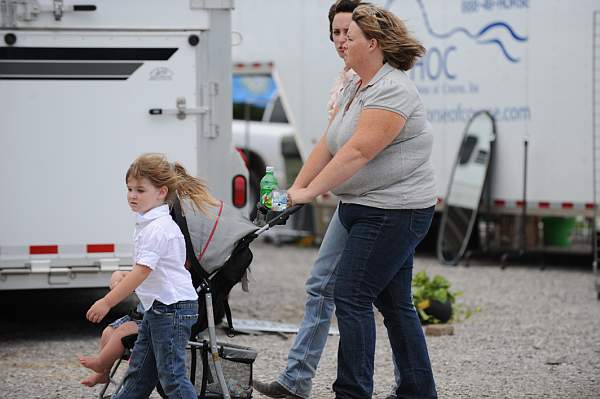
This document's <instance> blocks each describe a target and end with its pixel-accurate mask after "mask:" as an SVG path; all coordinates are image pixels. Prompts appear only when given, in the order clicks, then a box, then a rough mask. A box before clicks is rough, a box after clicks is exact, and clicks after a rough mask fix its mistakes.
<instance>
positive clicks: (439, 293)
mask: <svg viewBox="0 0 600 399" xmlns="http://www.w3.org/2000/svg"><path fill="white" fill-rule="evenodd" d="M462 294H463V293H462V291H451V290H450V282H449V281H448V280H447V279H446V278H445V277H442V276H439V275H437V276H434V277H433V278H429V276H428V275H427V273H426V272H424V271H421V272H418V273H416V274H415V275H414V277H413V280H412V295H413V303H414V304H415V307H416V309H417V312H418V314H419V317H420V318H421V321H422V322H424V323H430V324H438V323H441V321H440V320H438V319H437V318H436V317H435V316H432V315H430V314H428V313H427V312H426V310H427V309H428V308H429V307H430V306H431V302H432V301H438V302H440V303H443V304H445V303H446V302H448V301H449V302H450V304H451V306H452V318H451V320H450V322H457V321H460V319H461V317H463V316H464V318H469V317H471V315H472V314H473V312H474V311H477V312H478V311H479V307H477V308H475V309H474V310H473V309H470V308H463V306H462V305H459V304H457V303H456V298H457V297H459V296H461V295H462Z"/></svg>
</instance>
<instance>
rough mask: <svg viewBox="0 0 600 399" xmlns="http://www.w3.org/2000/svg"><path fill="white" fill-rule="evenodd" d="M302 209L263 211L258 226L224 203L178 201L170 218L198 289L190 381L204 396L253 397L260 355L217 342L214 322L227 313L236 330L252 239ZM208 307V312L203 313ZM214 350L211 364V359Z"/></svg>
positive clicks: (127, 342) (127, 341) (127, 340)
mask: <svg viewBox="0 0 600 399" xmlns="http://www.w3.org/2000/svg"><path fill="white" fill-rule="evenodd" d="M300 207H301V205H297V206H294V207H290V208H287V209H286V210H284V211H282V212H271V211H269V212H268V213H267V212H265V211H264V209H263V210H259V211H260V212H263V214H266V215H264V216H265V218H266V220H268V221H267V222H266V223H265V225H264V226H262V227H259V226H257V225H255V224H253V223H251V222H250V221H248V220H247V219H244V218H242V217H240V216H239V212H238V211H237V210H234V209H232V208H230V207H228V206H227V205H224V204H223V203H222V202H221V204H220V206H218V207H216V208H215V209H212V210H211V212H209V213H208V215H207V214H204V213H202V212H199V211H197V210H196V209H195V208H194V207H193V205H192V204H191V202H189V201H187V200H182V201H177V202H176V203H175V204H174V206H173V208H172V210H171V216H172V217H173V220H175V222H176V223H177V224H178V225H179V227H180V228H181V231H182V233H183V235H184V238H185V242H186V254H187V259H186V261H187V262H186V263H187V265H188V266H189V270H190V273H191V275H192V281H193V284H194V287H196V290H197V291H198V321H197V322H196V324H195V325H194V326H193V327H192V333H191V337H190V340H189V341H188V347H187V349H188V350H189V351H190V356H189V358H188V370H189V371H190V380H191V382H192V384H194V385H195V386H196V387H197V389H196V391H197V393H198V398H199V399H209V398H226V399H229V398H235V399H245V398H251V397H252V364H253V362H254V360H255V359H256V355H257V353H256V351H255V350H254V349H252V348H249V347H243V346H239V345H233V344H229V343H221V342H217V336H216V328H215V321H217V322H220V321H221V320H222V319H223V317H224V316H225V317H226V318H227V323H228V327H229V334H228V335H229V336H232V334H233V331H234V330H233V325H232V318H231V311H230V309H229V304H228V301H227V299H228V295H229V292H230V291H231V289H232V288H233V286H235V285H236V284H237V283H239V282H242V288H243V289H244V290H246V291H247V285H246V284H247V279H246V275H247V274H246V273H247V270H248V267H249V266H250V263H251V262H252V252H251V250H250V248H249V245H250V243H251V242H252V241H254V240H255V239H256V238H257V237H258V236H259V235H260V234H262V233H264V232H265V231H267V230H269V229H270V228H272V227H273V226H275V225H281V224H285V223H286V221H287V219H288V218H289V216H290V215H291V214H293V213H294V212H296V211H297V210H298V209H300ZM217 208H218V209H217ZM203 309H204V310H206V312H202V310H203ZM203 331H207V332H208V340H206V339H202V340H200V338H199V337H200V333H201V332H203ZM136 338H137V334H133V335H130V336H127V337H124V338H123V339H122V341H123V345H124V346H125V348H126V349H125V353H124V354H123V356H122V357H121V359H119V360H118V361H117V362H116V363H115V365H114V366H113V368H112V370H111V372H110V378H109V382H108V383H106V384H105V385H104V386H103V387H102V389H101V391H100V393H99V398H100V399H105V398H110V397H111V395H107V394H106V392H107V390H108V388H109V386H110V385H111V384H114V385H116V388H115V392H116V391H118V390H119V389H120V387H121V385H122V383H123V381H121V382H119V383H118V382H116V381H114V376H115V374H116V372H117V370H118V368H119V366H120V364H121V363H122V361H123V360H128V359H129V356H130V355H131V351H132V349H133V346H134V344H135V340H136ZM209 354H210V359H212V362H209ZM198 384H200V387H199V388H198ZM157 392H158V393H159V395H160V396H161V397H163V398H166V397H167V396H166V395H165V394H164V392H163V390H162V388H161V387H160V384H159V385H158V386H157Z"/></svg>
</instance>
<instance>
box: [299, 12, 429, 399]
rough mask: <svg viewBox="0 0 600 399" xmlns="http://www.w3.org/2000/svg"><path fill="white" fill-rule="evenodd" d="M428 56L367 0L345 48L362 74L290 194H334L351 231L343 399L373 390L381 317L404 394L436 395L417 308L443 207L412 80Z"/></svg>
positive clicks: (346, 250) (342, 277)
mask: <svg viewBox="0 0 600 399" xmlns="http://www.w3.org/2000/svg"><path fill="white" fill-rule="evenodd" d="M424 53H425V49H424V48H423V46H422V45H421V44H420V43H419V42H418V41H417V40H416V39H415V38H413V37H412V36H411V35H410V34H409V33H408V31H407V29H406V26H405V25H404V23H403V22H402V21H401V20H400V19H399V18H398V17H397V16H395V15H394V14H392V13H390V12H389V11H386V10H384V9H382V8H380V7H377V6H374V5H359V6H358V7H357V8H356V9H355V10H354V12H353V14H352V22H351V23H350V26H349V28H348V40H347V42H346V45H345V57H346V58H345V60H346V64H347V65H348V66H349V67H350V68H352V69H353V70H354V71H355V72H356V74H357V75H356V76H355V77H354V78H353V79H352V80H351V81H350V82H349V83H348V85H346V87H345V88H344V91H343V93H342V95H341V97H340V100H339V102H338V109H337V112H336V113H335V115H334V116H333V119H332V121H331V124H330V126H329V128H328V130H327V132H326V133H325V135H324V136H323V137H322V138H321V140H320V141H319V143H318V144H317V145H316V146H315V149H314V150H313V152H312V153H311V155H310V156H309V158H308V159H307V162H306V163H305V165H304V166H303V168H302V170H301V171H300V173H299V175H298V178H297V179H296V183H298V184H296V183H295V184H294V187H293V188H291V189H290V190H288V194H289V197H290V202H291V203H292V204H298V203H307V202H310V201H311V200H312V199H313V198H314V197H315V196H317V195H319V194H322V193H324V192H327V191H329V190H331V191H332V192H333V193H334V194H336V195H337V196H338V197H339V198H340V200H341V203H340V205H339V207H338V218H339V221H340V223H341V225H343V228H344V229H345V231H346V233H347V235H348V237H347V239H346V241H345V245H344V247H343V250H342V252H341V258H340V260H339V263H338V265H337V271H336V273H337V276H336V280H335V289H334V302H335V308H336V310H335V313H336V316H337V320H338V325H339V329H340V344H339V348H338V372H337V379H336V381H335V383H334V384H333V390H334V391H335V394H336V398H370V397H371V396H372V394H373V361H374V352H375V321H374V317H373V305H375V306H376V307H377V308H378V309H379V311H380V312H381V313H382V314H383V316H384V323H385V326H386V328H387V330H388V337H389V340H390V344H391V346H392V351H393V353H394V361H395V365H396V366H397V368H398V370H399V373H400V375H401V381H400V384H399V385H398V386H397V388H396V397H398V398H436V397H437V393H436V389H435V382H434V379H433V373H432V370H431V364H430V361H429V355H428V353H427V346H426V342H425V337H424V336H423V331H422V329H421V325H420V323H419V318H418V317H417V314H416V311H415V309H414V306H413V304H412V296H411V281H412V266H413V255H414V249H415V247H416V246H417V244H418V243H419V242H420V241H421V240H422V239H423V237H424V236H425V234H426V233H427V230H428V229H429V225H430V223H431V219H432V216H433V211H434V205H435V203H436V193H435V182H434V174H433V167H432V165H431V162H430V156H431V149H432V144H433V135H432V131H431V126H430V124H429V122H428V121H427V119H426V112H425V109H424V106H423V102H422V101H421V97H420V95H419V93H418V91H417V89H416V87H415V85H414V83H413V82H412V81H411V80H410V79H409V78H408V76H407V74H406V71H407V70H409V69H410V68H411V67H412V66H413V65H414V63H415V62H416V60H417V59H418V58H419V57H420V56H422V55H423V54H424Z"/></svg>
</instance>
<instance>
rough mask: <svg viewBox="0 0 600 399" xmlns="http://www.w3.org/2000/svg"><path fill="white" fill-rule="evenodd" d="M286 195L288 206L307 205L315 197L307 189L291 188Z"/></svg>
mask: <svg viewBox="0 0 600 399" xmlns="http://www.w3.org/2000/svg"><path fill="white" fill-rule="evenodd" d="M287 195H288V206H294V205H299V204H308V203H309V202H311V201H312V200H313V199H314V198H315V197H316V194H314V193H313V192H312V191H311V190H309V189H308V188H295V187H293V186H292V187H290V189H289V190H288V191H287Z"/></svg>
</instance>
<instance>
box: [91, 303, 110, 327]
mask: <svg viewBox="0 0 600 399" xmlns="http://www.w3.org/2000/svg"><path fill="white" fill-rule="evenodd" d="M109 310H110V305H109V304H108V303H107V301H106V299H104V298H102V299H98V300H97V301H96V302H95V303H94V304H93V305H92V307H91V308H90V309H89V310H88V311H87V313H86V314H85V317H86V318H87V319H88V320H89V321H91V322H92V323H100V322H101V321H102V319H103V318H104V316H106V314H107V313H108V311H109Z"/></svg>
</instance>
